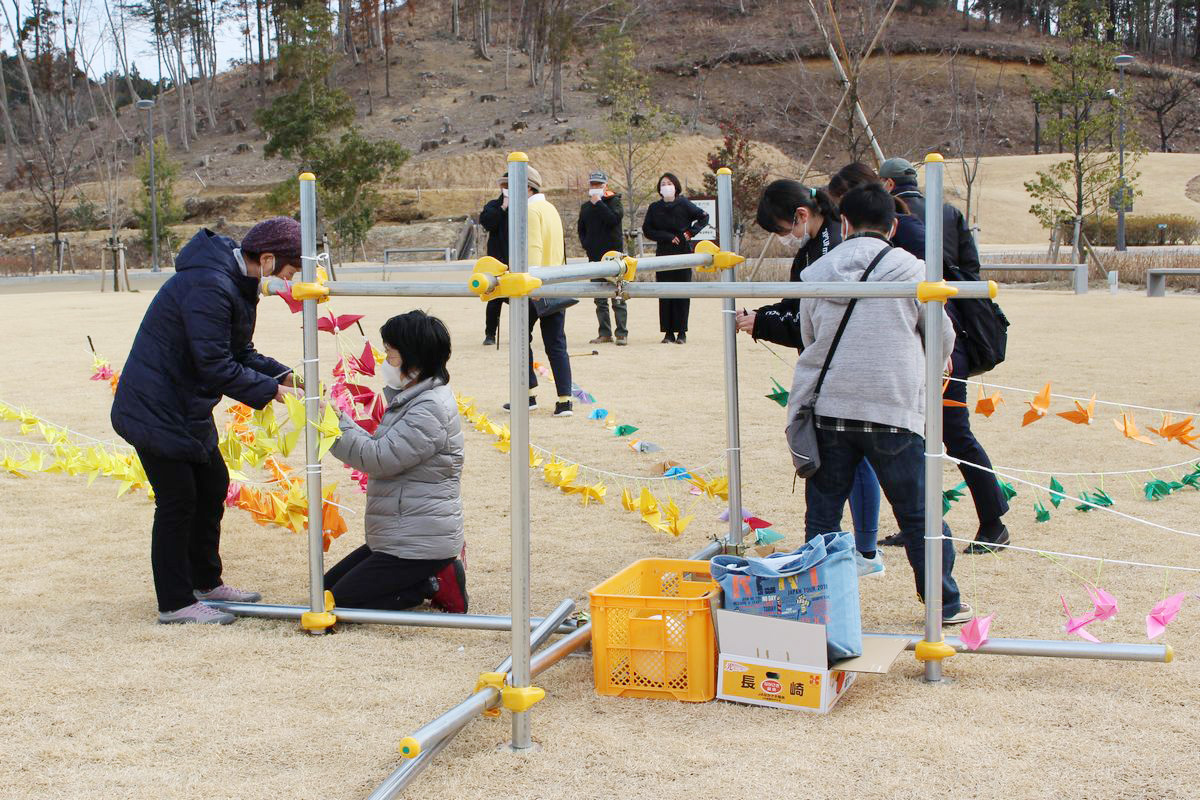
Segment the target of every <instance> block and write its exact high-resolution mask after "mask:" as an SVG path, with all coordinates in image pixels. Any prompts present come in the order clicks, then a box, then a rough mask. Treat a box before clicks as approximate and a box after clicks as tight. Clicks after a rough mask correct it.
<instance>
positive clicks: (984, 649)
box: [870, 633, 1174, 664]
mask: <svg viewBox="0 0 1200 800" xmlns="http://www.w3.org/2000/svg"><path fill="white" fill-rule="evenodd" d="M870 635H871V636H886V637H888V638H890V639H904V640H905V641H906V642H907V646H906V649H908V650H912V649H914V648H915V647H916V645H917V642H919V641H921V640H922V639H924V636H923V635H922V634H919V633H872V634H870ZM946 644H948V645H950V646H951V647H953V648H954V649H955V650H957V651H958V652H959V653H978V654H980V655H985V656H1040V657H1043V658H1096V659H1104V660H1107V661H1157V662H1161V663H1164V664H1165V663H1169V662H1170V661H1171V659H1172V658H1174V652H1173V651H1172V650H1171V647H1170V646H1169V645H1165V644H1120V643H1116V642H1101V643H1099V644H1093V643H1091V642H1057V641H1051V640H1045V639H988V640H987V641H986V642H985V643H984V644H983V645H981V646H980V647H979V649H977V650H969V649H967V647H966V645H964V644H963V643H962V639H960V638H959V637H957V636H947V637H946Z"/></svg>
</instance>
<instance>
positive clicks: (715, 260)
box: [696, 240, 746, 272]
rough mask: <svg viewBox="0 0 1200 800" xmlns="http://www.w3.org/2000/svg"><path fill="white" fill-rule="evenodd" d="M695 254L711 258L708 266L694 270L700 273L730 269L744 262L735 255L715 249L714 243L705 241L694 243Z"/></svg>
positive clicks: (740, 257)
mask: <svg viewBox="0 0 1200 800" xmlns="http://www.w3.org/2000/svg"><path fill="white" fill-rule="evenodd" d="M696 252H697V253H703V254H705V255H710V256H712V264H711V265H710V266H707V267H697V268H696V269H698V270H700V271H701V272H719V271H721V270H723V269H731V268H733V267H736V266H737V265H738V264H741V263H742V262H744V261H745V260H746V259H745V258H743V257H742V256H739V255H738V254H737V253H730V252H728V251H724V250H722V249H721V248H719V247H717V245H716V243H714V242H710V241H707V240H705V241H702V242H697V243H696Z"/></svg>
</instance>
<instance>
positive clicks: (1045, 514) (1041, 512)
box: [1033, 500, 1050, 522]
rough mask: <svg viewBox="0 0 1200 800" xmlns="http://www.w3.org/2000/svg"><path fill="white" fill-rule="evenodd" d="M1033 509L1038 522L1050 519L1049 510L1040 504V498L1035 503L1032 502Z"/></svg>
mask: <svg viewBox="0 0 1200 800" xmlns="http://www.w3.org/2000/svg"><path fill="white" fill-rule="evenodd" d="M1033 510H1034V512H1035V518H1036V519H1037V521H1038V522H1049V521H1050V511H1049V509H1047V508H1046V507H1045V506H1044V505H1042V501H1041V500H1038V501H1037V502H1036V503H1034V504H1033Z"/></svg>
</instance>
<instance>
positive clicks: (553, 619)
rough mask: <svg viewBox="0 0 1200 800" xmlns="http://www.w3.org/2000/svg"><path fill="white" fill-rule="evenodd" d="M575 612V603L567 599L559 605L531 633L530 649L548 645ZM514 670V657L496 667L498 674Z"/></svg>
mask: <svg viewBox="0 0 1200 800" xmlns="http://www.w3.org/2000/svg"><path fill="white" fill-rule="evenodd" d="M574 611H575V601H574V600H572V599H571V598H569V597H568V598H567V599H565V600H563V601H562V602H561V603H559V604H558V607H557V608H555V609H554V610H553V611H551V612H550V613H549V615H547V617H546V618H545V619H544V620H542V621H541V622H540V623H539V624H538V626H537V627H536V628H534V629H533V630H532V631H530V633H529V649H530V650H537V649H538V648H539V647H541V646H542V645H544V644H545V643H546V640H547V639H549V638H550V636H551V635H553V633H554V632H555V631H556V630H558V626H559V625H562V624H563V622H564V621H565V620H566V618H567V617H569V616H571V614H572V613H573V612H574ZM511 669H512V656H509V657H508V658H506V659H504V660H503V661H501V662H500V666H498V667H496V672H505V673H507V672H509V671H510V670H511Z"/></svg>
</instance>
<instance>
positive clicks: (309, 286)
mask: <svg viewBox="0 0 1200 800" xmlns="http://www.w3.org/2000/svg"><path fill="white" fill-rule="evenodd" d="M328 280H329V275H328V274H327V273H326V272H325V268H324V267H317V279H316V280H315V281H312V282H310V283H303V282H301V283H293V284H292V298H293V299H295V300H316V301H317V302H318V303H324V302H326V301H327V300H329V287H328V286H326V285H325V282H326V281H328Z"/></svg>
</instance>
